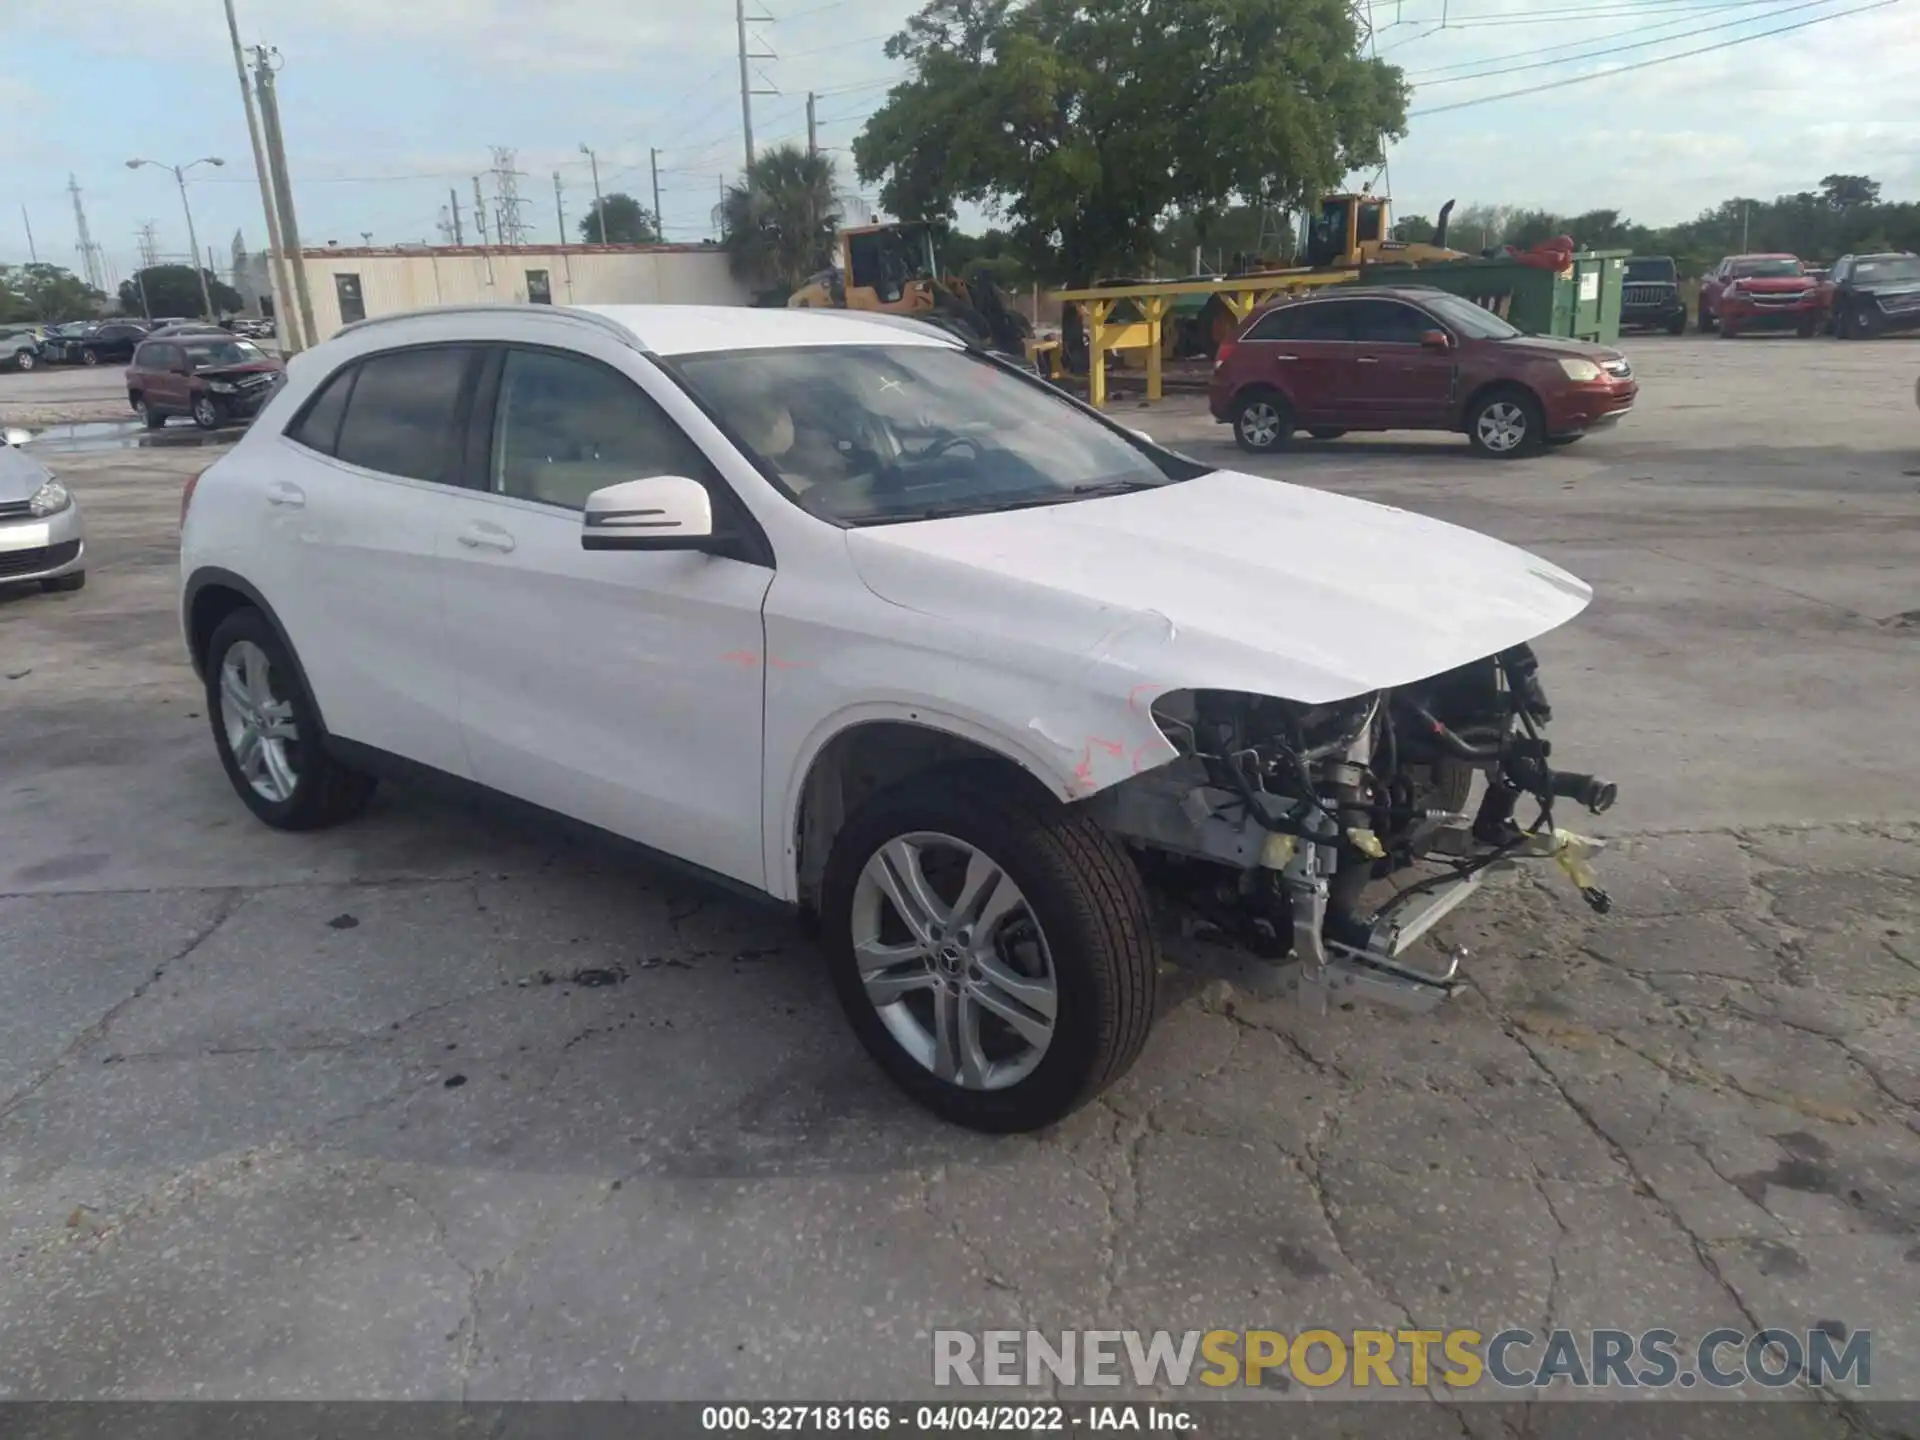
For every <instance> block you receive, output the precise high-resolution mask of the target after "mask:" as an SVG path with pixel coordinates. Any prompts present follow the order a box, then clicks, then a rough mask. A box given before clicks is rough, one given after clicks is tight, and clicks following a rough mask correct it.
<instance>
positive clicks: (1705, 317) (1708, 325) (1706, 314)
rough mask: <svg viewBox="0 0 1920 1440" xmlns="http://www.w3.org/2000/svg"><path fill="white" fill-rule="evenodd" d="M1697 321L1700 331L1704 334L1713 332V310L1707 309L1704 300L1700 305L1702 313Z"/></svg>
mask: <svg viewBox="0 0 1920 1440" xmlns="http://www.w3.org/2000/svg"><path fill="white" fill-rule="evenodd" d="M1696 323H1697V324H1698V325H1699V327H1700V333H1701V334H1702V335H1710V334H1712V333H1713V326H1714V319H1713V312H1712V311H1711V310H1709V309H1707V307H1706V303H1705V302H1704V301H1703V302H1702V303H1701V305H1700V314H1699V316H1698V319H1697V321H1696Z"/></svg>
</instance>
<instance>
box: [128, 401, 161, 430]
mask: <svg viewBox="0 0 1920 1440" xmlns="http://www.w3.org/2000/svg"><path fill="white" fill-rule="evenodd" d="M133 408H134V411H135V413H136V414H138V415H139V417H140V423H141V424H142V425H144V426H146V427H147V429H149V430H158V429H160V427H161V426H163V425H165V424H166V423H167V417H166V416H165V415H163V414H161V413H160V412H159V411H158V410H156V409H154V408H153V406H151V405H149V404H148V403H147V398H146V396H144V395H141V396H137V397H136V398H135V399H134V402H133Z"/></svg>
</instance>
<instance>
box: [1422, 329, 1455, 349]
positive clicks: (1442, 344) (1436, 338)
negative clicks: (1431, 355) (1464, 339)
mask: <svg viewBox="0 0 1920 1440" xmlns="http://www.w3.org/2000/svg"><path fill="white" fill-rule="evenodd" d="M1420 343H1421V344H1422V345H1424V346H1426V347H1427V349H1429V350H1451V349H1452V348H1453V337H1452V336H1451V335H1449V334H1447V332H1446V331H1444V330H1427V331H1424V332H1422V334H1421V336H1420Z"/></svg>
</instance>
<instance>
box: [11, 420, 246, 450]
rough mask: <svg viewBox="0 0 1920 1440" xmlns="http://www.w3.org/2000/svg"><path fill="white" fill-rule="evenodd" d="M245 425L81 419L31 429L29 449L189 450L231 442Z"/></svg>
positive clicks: (243, 430)
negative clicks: (215, 427)
mask: <svg viewBox="0 0 1920 1440" xmlns="http://www.w3.org/2000/svg"><path fill="white" fill-rule="evenodd" d="M245 430H246V427H245V426H244V425H235V426H232V427H229V428H225V429H220V430H202V429H201V428H200V427H199V426H197V425H194V424H192V423H191V422H184V423H182V424H179V425H168V426H166V427H165V428H163V429H160V430H149V429H147V428H146V427H145V426H144V425H142V424H141V423H140V422H139V421H138V420H83V421H76V422H73V423H71V424H66V425H46V426H42V427H40V428H39V429H36V430H35V431H34V432H33V440H32V441H31V442H30V443H29V444H28V445H27V447H26V448H27V450H28V451H29V452H35V451H37V452H40V453H42V454H63V455H77V454H88V453H97V452H99V451H104V450H175V449H178V450H192V449H196V448H199V447H202V446H207V445H231V444H232V443H233V442H234V441H236V440H238V439H239V438H240V436H241V435H242V434H243V433H244V432H245Z"/></svg>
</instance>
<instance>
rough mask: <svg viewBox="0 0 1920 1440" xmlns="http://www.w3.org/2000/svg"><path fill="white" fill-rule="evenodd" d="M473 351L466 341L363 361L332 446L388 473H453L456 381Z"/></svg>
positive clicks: (448, 476) (442, 478) (440, 478)
mask: <svg viewBox="0 0 1920 1440" xmlns="http://www.w3.org/2000/svg"><path fill="white" fill-rule="evenodd" d="M471 354H472V352H471V351H470V350H468V349H467V348H466V347H464V346H459V345H442V346H434V347H431V348H427V349H421V350H393V351H389V352H388V353H386V354H384V355H373V356H370V357H368V358H367V359H366V360H363V361H361V362H360V376H359V379H358V380H357V381H356V382H355V384H354V387H353V394H352V396H351V397H350V398H349V399H348V401H347V413H346V415H345V417H344V418H343V420H342V421H341V425H340V441H339V444H338V445H337V446H336V447H335V450H334V453H335V454H336V455H338V456H339V457H340V459H342V460H344V461H346V462H347V463H348V464H350V465H360V466H364V467H365V468H366V469H368V470H378V471H380V472H382V473H383V474H387V475H401V476H405V477H406V478H408V479H410V480H432V481H436V482H438V483H442V484H445V483H447V482H449V481H451V480H452V479H453V478H454V473H455V467H454V450H455V435H454V430H455V423H456V421H457V419H458V417H459V410H460V389H461V384H462V382H463V381H464V379H465V377H466V370H467V362H468V360H469V358H470V356H471Z"/></svg>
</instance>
